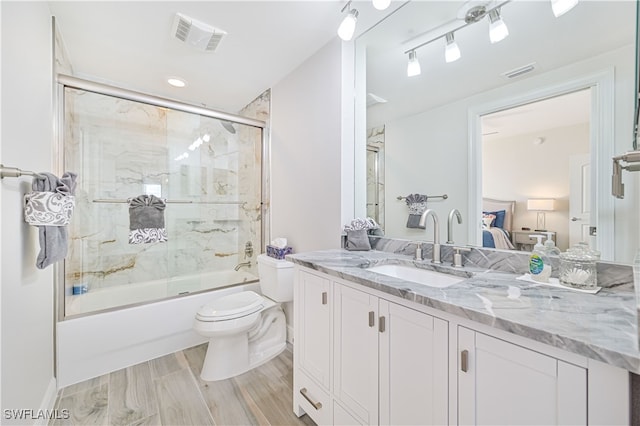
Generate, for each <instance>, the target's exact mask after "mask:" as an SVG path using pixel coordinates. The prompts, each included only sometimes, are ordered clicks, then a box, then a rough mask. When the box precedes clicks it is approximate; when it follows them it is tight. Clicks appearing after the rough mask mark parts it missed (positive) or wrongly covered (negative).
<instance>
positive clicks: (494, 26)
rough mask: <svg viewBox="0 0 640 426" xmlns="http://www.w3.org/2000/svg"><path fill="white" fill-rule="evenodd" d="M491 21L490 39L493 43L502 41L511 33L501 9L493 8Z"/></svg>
mask: <svg viewBox="0 0 640 426" xmlns="http://www.w3.org/2000/svg"><path fill="white" fill-rule="evenodd" d="M489 21H490V24H489V40H491V43H497V42H499V41H502V40H504V39H505V38H506V37H507V36H508V35H509V29H508V28H507V24H505V23H504V21H503V20H502V18H501V17H500V11H499V9H493V10H491V11H490V12H489Z"/></svg>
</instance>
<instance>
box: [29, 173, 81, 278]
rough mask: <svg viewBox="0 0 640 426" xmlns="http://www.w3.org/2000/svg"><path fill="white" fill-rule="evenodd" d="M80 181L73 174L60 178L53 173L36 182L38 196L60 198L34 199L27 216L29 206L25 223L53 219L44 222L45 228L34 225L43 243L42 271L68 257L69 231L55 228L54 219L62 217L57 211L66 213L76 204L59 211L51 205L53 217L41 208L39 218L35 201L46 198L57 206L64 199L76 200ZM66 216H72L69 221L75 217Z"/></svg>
mask: <svg viewBox="0 0 640 426" xmlns="http://www.w3.org/2000/svg"><path fill="white" fill-rule="evenodd" d="M76 178H77V175H76V174H75V173H73V172H66V173H64V174H63V175H62V177H61V178H58V177H57V176H55V175H53V174H51V173H39V174H38V175H36V176H34V178H33V182H32V184H31V189H33V191H34V192H35V193H52V194H57V195H56V196H48V195H45V196H40V195H34V196H32V197H30V200H32V201H33V202H32V203H30V206H29V209H31V212H30V213H27V207H26V206H25V219H26V218H28V217H33V218H35V217H37V216H40V218H41V219H43V218H44V217H45V216H47V217H49V219H51V220H49V219H47V220H44V219H43V220H42V221H41V222H40V223H41V224H37V225H36V224H35V223H34V225H36V226H38V240H39V242H40V252H39V253H38V257H37V258H36V267H37V268H38V269H44V268H46V267H47V266H49V265H51V264H53V263H55V262H58V261H60V260H62V259H64V258H65V257H66V256H67V243H68V240H69V233H68V231H67V227H66V226H64V225H63V224H55V225H54V224H53V222H56V220H53V219H52V218H53V216H56V215H57V213H59V212H58V211H57V207H60V209H61V210H60V211H64V210H65V208H68V207H69V205H70V204H72V202H63V204H64V205H66V206H67V207H63V206H56V207H55V208H54V207H53V205H52V204H51V203H50V204H49V206H48V207H49V208H51V210H52V211H51V215H49V214H48V213H47V207H46V206H45V205H40V206H38V207H37V209H38V210H39V211H41V212H42V213H43V214H42V215H38V214H36V213H35V212H34V211H33V208H34V204H36V202H35V199H37V198H40V197H42V199H45V198H46V199H48V200H49V201H51V202H53V200H59V199H64V198H65V197H71V198H73V196H74V194H75V191H76ZM27 195H28V194H27ZM25 198H26V197H25ZM66 213H68V215H69V217H70V216H71V212H70V211H67V212H66ZM49 222H51V223H49ZM62 222H64V220H63V219H60V223H62Z"/></svg>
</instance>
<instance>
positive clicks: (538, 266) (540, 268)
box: [529, 235, 551, 283]
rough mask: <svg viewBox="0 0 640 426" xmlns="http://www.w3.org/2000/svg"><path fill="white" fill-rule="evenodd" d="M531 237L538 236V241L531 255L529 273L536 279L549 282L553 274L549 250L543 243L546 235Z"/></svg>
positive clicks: (531, 236)
mask: <svg viewBox="0 0 640 426" xmlns="http://www.w3.org/2000/svg"><path fill="white" fill-rule="evenodd" d="M529 238H536V239H537V240H538V242H537V243H536V245H535V246H533V252H532V253H531V256H530V257H529V273H530V274H531V278H533V279H534V280H535V281H539V282H542V283H548V282H549V277H550V276H551V262H550V261H549V258H548V257H547V251H546V249H545V247H544V245H543V244H542V238H544V235H529Z"/></svg>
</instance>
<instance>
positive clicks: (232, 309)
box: [196, 291, 264, 321]
mask: <svg viewBox="0 0 640 426" xmlns="http://www.w3.org/2000/svg"><path fill="white" fill-rule="evenodd" d="M263 303H264V299H263V298H262V296H260V295H259V294H258V293H255V292H253V291H242V292H240V293H234V294H230V295H228V296H224V297H221V298H219V299H215V300H213V301H211V302H210V303H207V304H206V305H204V306H202V307H201V308H200V310H198V313H197V314H196V318H198V319H199V320H202V321H224V320H230V319H234V318H240V317H244V316H246V315H249V314H252V313H254V312H258V311H259V310H261V309H262V307H263Z"/></svg>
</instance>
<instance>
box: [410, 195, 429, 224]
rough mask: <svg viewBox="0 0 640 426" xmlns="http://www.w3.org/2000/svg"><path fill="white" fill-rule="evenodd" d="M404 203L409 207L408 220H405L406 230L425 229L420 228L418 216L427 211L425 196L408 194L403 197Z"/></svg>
mask: <svg viewBox="0 0 640 426" xmlns="http://www.w3.org/2000/svg"><path fill="white" fill-rule="evenodd" d="M405 202H406V203H407V206H409V218H408V219H407V228H420V229H425V228H426V225H425V226H420V216H422V213H424V212H425V210H427V196H426V195H422V194H410V195H407V196H406V197H405Z"/></svg>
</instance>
